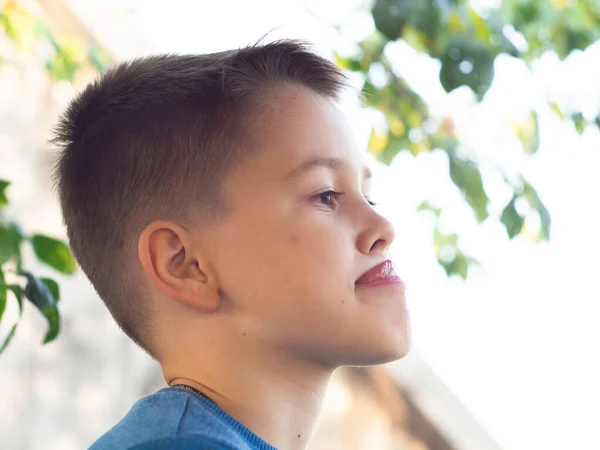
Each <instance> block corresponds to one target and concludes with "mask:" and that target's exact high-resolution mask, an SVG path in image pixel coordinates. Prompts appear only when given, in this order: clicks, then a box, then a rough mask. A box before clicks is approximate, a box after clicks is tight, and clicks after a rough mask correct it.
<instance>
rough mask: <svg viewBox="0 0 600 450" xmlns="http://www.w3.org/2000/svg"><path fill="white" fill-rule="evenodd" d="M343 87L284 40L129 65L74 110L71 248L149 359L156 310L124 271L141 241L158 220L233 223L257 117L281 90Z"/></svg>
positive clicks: (330, 70)
mask: <svg viewBox="0 0 600 450" xmlns="http://www.w3.org/2000/svg"><path fill="white" fill-rule="evenodd" d="M345 84H346V79H345V77H344V75H343V74H342V73H341V71H340V70H339V69H338V68H337V67H336V66H335V65H334V64H332V63H331V62H330V61H328V60H327V59H325V58H322V57H320V56H318V55H317V54H315V53H314V52H313V51H312V50H311V49H310V46H309V45H308V44H306V43H305V42H302V41H295V40H279V41H276V42H272V43H267V44H254V45H251V46H248V47H245V48H242V49H238V50H230V51H225V52H219V53H212V54H205V55H160V56H151V57H146V58H140V59H135V60H132V61H128V62H124V63H122V64H119V65H118V66H116V67H114V68H112V69H110V70H108V71H107V72H106V73H105V74H104V75H103V76H101V77H100V78H99V79H98V80H97V81H95V82H94V83H92V84H90V85H88V86H87V88H86V89H85V90H84V91H83V92H82V93H81V94H79V95H78V96H77V97H76V98H75V99H74V100H73V101H72V103H71V104H70V106H69V108H68V109H67V111H66V113H65V114H64V116H63V117H62V118H61V120H60V122H59V124H58V126H57V127H56V130H55V135H54V138H53V139H52V141H51V142H52V143H54V144H55V145H57V146H58V148H59V150H58V153H57V158H56V164H55V168H54V174H53V175H54V181H55V185H56V188H57V191H58V194H59V199H60V205H61V208H62V212H63V217H64V222H65V225H66V228H67V234H68V237H69V241H70V244H71V247H72V249H73V253H74V254H75V256H76V258H77V260H78V261H79V264H80V265H81V267H82V269H83V270H84V272H85V273H86V275H87V276H88V278H89V279H90V281H91V283H92V284H93V286H94V288H95V289H96V291H97V292H98V294H99V295H100V297H101V298H102V300H103V301H104V303H105V304H106V306H107V308H108V309H109V311H110V312H111V314H112V315H113V317H114V318H115V320H116V322H117V323H118V324H119V326H120V327H121V328H122V329H123V331H124V332H125V333H126V334H127V335H128V336H129V337H130V338H131V339H133V341H134V342H136V343H137V344H138V345H139V346H141V347H142V348H143V349H144V350H146V351H147V352H148V353H150V354H151V355H152V351H151V350H150V348H149V340H150V337H151V335H152V333H150V331H149V330H150V327H151V322H150V321H149V320H148V319H149V314H150V312H149V310H148V308H147V305H146V302H144V301H143V295H144V293H143V289H142V288H140V284H139V283H138V282H137V279H136V275H135V273H136V271H133V270H129V271H127V270H124V268H127V267H132V266H131V265H130V264H131V263H132V262H134V261H133V260H132V257H133V256H132V255H135V254H137V240H138V239H139V235H140V233H141V232H142V231H143V229H144V228H145V227H146V226H147V225H148V224H149V223H151V222H152V221H154V220H157V219H166V220H176V221H181V222H182V223H187V222H190V221H195V222H197V221H201V220H205V221H206V220H214V219H217V218H219V217H222V216H223V215H224V214H225V209H226V208H224V206H223V205H224V204H225V203H226V202H225V199H223V198H222V195H221V189H220V187H221V185H222V182H223V180H224V179H225V177H226V176H227V174H228V172H229V171H230V170H231V168H232V167H234V166H235V165H236V164H237V163H238V162H239V161H241V160H242V158H243V157H244V155H245V154H246V153H247V152H248V151H250V149H251V148H252V133H251V132H250V131H251V129H252V126H253V124H255V121H251V120H250V119H249V118H250V117H254V116H256V112H258V111H257V108H258V105H260V104H262V103H261V101H262V100H264V99H265V97H266V94H267V91H269V90H270V89H271V88H273V87H275V86H278V85H299V86H304V87H306V88H308V89H310V90H311V91H313V92H316V93H318V94H320V95H323V96H325V97H327V98H330V99H333V100H337V99H338V98H339V95H340V92H341V90H342V88H343V87H344V86H345ZM153 356H154V355H153Z"/></svg>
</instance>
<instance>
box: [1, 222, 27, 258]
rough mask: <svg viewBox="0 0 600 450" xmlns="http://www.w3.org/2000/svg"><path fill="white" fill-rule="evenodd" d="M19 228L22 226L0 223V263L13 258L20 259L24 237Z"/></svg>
mask: <svg viewBox="0 0 600 450" xmlns="http://www.w3.org/2000/svg"><path fill="white" fill-rule="evenodd" d="M19 230H20V228H17V227H15V226H14V224H8V225H2V224H0V265H2V264H4V263H6V262H7V261H10V260H11V259H16V260H17V261H20V259H21V247H20V243H21V240H22V238H21V236H20V234H19Z"/></svg>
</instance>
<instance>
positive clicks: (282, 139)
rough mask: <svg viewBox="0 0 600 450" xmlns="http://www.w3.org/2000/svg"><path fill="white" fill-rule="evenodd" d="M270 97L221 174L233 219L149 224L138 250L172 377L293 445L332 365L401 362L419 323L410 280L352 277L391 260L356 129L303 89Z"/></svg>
mask: <svg viewBox="0 0 600 450" xmlns="http://www.w3.org/2000/svg"><path fill="white" fill-rule="evenodd" d="M273 95H274V100H275V102H274V103H273V105H277V107H276V110H275V111H273V112H274V113H273V114H271V116H270V117H269V124H270V125H271V126H270V127H269V129H268V132H264V133H261V136H260V137H259V139H260V142H259V144H260V151H259V152H257V154H256V155H253V156H251V157H249V158H247V159H246V160H245V161H244V162H243V163H242V164H241V165H240V166H238V167H237V168H236V169H234V170H233V171H232V172H231V174H230V175H229V176H228V178H227V180H226V182H225V186H224V189H225V197H226V198H227V201H228V203H229V206H230V212H229V214H228V215H227V217H225V218H224V219H223V220H221V221H220V222H219V223H218V224H213V225H210V226H197V227H184V226H181V225H179V224H175V223H172V222H167V221H157V222H154V223H152V224H150V225H149V226H148V227H147V228H146V229H145V230H144V232H143V233H142V235H141V236H140V239H139V257H140V261H141V263H142V266H143V268H144V276H145V278H146V282H147V284H148V286H149V290H150V294H151V295H150V301H151V306H152V308H153V310H154V312H155V314H156V317H160V321H158V320H157V321H156V323H155V324H153V325H154V328H155V334H156V336H157V338H156V340H155V342H154V344H155V345H154V346H153V348H154V349H155V351H156V353H157V355H158V359H159V361H160V363H161V366H162V369H163V373H164V377H165V380H166V381H167V383H168V384H169V385H172V384H176V383H184V384H188V385H190V386H193V387H195V388H197V389H198V390H200V391H202V392H204V393H205V394H206V395H208V396H209V397H210V398H211V399H213V400H214V401H215V402H216V403H217V404H218V405H219V406H220V407H221V408H222V409H224V410H225V411H226V412H228V413H229V414H230V415H232V416H233V417H235V418H236V419H237V420H238V421H240V422H241V423H243V424H244V425H246V426H247V427H248V428H250V429H251V430H252V431H254V432H255V433H256V434H257V435H259V436H260V437H261V438H262V439H264V440H265V441H267V442H269V443H270V444H272V445H274V446H276V447H277V448H280V449H291V450H295V449H305V448H306V447H307V445H308V442H309V439H310V436H311V434H312V432H313V429H314V426H315V423H316V420H317V418H318V415H319V412H320V409H321V405H322V401H323V398H324V396H325V392H326V389H327V385H328V382H329V380H330V378H331V375H332V374H333V372H334V371H335V370H336V369H337V368H338V367H340V366H365V365H374V364H382V363H386V362H390V361H394V360H397V359H399V358H402V357H403V356H405V355H406V354H407V353H408V352H409V350H410V323H409V317H408V313H407V308H406V303H405V299H404V285H403V284H390V285H377V286H365V285H357V284H356V283H355V282H356V280H357V279H358V278H359V277H360V276H361V275H362V274H364V273H365V272H366V271H368V270H369V269H371V268H373V267H374V266H375V265H377V264H379V263H381V262H383V261H385V260H387V259H389V257H388V256H387V254H386V251H387V249H388V247H389V246H390V244H391V243H392V241H393V239H394V229H393V227H392V226H391V224H390V223H389V221H387V220H386V219H385V218H383V217H382V216H381V215H380V214H378V213H377V211H376V209H375V208H374V207H373V206H372V205H371V204H370V202H369V199H368V184H369V182H368V179H366V178H365V175H366V172H365V166H364V162H363V159H362V155H361V152H360V151H359V150H358V148H357V146H356V143H355V142H354V139H353V134H352V132H351V130H350V128H349V125H348V124H347V122H346V121H345V120H344V118H343V116H342V114H341V113H340V112H339V110H338V109H337V107H336V106H335V105H334V104H333V103H332V102H330V101H329V100H326V99H324V98H322V97H320V96H319V95H317V94H314V93H312V92H310V91H308V90H306V89H304V88H300V87H285V88H280V89H278V90H277V91H276V92H274V94H273ZM315 159H316V160H317V162H314V161H313V160H315ZM307 161H313V163H312V164H310V163H309V164H307ZM328 191H336V192H341V193H343V194H342V195H341V196H340V197H338V198H337V199H336V198H334V197H335V196H334V195H332V194H331V193H327V192H328Z"/></svg>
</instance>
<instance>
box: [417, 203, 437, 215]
mask: <svg viewBox="0 0 600 450" xmlns="http://www.w3.org/2000/svg"><path fill="white" fill-rule="evenodd" d="M417 211H419V212H421V211H429V212H432V213H433V214H434V215H435V217H436V218H438V219H439V218H440V214H441V213H442V210H441V209H440V208H434V207H433V206H431V205H430V204H429V203H427V202H423V203H421V204H420V205H419V207H418V208H417Z"/></svg>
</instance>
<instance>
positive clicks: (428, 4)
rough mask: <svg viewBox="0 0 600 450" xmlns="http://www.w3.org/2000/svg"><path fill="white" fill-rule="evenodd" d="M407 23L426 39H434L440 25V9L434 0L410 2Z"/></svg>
mask: <svg viewBox="0 0 600 450" xmlns="http://www.w3.org/2000/svg"><path fill="white" fill-rule="evenodd" d="M409 3H410V9H409V11H408V14H409V17H408V23H409V24H410V25H411V26H413V27H414V28H415V29H417V30H419V31H421V32H422V33H423V34H424V35H425V36H426V37H427V38H429V39H435V38H436V37H437V35H438V32H439V29H440V25H441V17H440V16H441V15H440V9H439V7H438V6H437V5H436V4H435V0H418V1H415V0H413V1H410V2H409Z"/></svg>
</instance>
